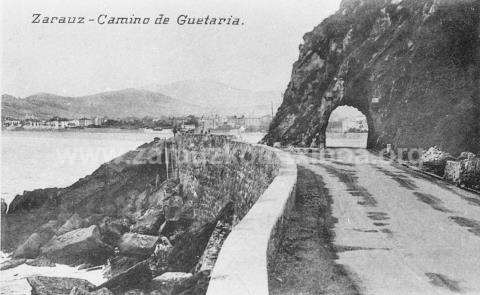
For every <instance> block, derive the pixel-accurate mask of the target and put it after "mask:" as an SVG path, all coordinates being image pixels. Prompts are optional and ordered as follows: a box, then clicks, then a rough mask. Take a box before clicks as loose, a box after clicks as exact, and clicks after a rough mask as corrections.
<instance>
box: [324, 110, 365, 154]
mask: <svg viewBox="0 0 480 295" xmlns="http://www.w3.org/2000/svg"><path fill="white" fill-rule="evenodd" d="M325 135H326V140H325V146H326V147H327V148H366V147H367V136H368V123H367V117H366V116H365V115H364V114H363V113H362V112H360V111H359V110H358V109H356V108H353V107H349V106H345V105H343V106H339V107H337V108H335V109H334V110H333V111H332V112H331V114H330V118H329V120H328V124H327V129H326V132H325Z"/></svg>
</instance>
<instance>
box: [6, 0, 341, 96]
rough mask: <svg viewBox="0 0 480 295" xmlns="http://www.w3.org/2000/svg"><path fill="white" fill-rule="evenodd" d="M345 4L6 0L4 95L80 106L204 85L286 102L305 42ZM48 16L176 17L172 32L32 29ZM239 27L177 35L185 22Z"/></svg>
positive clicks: (323, 0)
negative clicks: (109, 94)
mask: <svg viewBox="0 0 480 295" xmlns="http://www.w3.org/2000/svg"><path fill="white" fill-rule="evenodd" d="M339 5H340V0H276V1H274V0H255V1H252V0H248V1H246V0H235V1H234V0H202V1H198V0H188V1H179V0H142V1H138V0H135V1H134V0H121V1H120V0H76V1H73V0H28V1H27V0H2V6H3V7H2V20H1V25H2V26H1V32H2V38H1V40H2V41H1V42H2V64H1V74H2V77H1V82H2V83H1V86H2V93H8V94H11V95H14V96H20V97H24V96H28V95H31V94H34V93H39V92H48V93H55V94H59V95H66V96H81V95H86V94H93V93H97V92H102V91H109V90H118V89H124V88H129V87H141V86H143V85H149V84H152V83H158V84H167V83H171V82H175V81H180V80H190V79H195V80H197V79H207V80H214V81H218V82H223V83H226V84H228V85H231V86H233V87H237V88H243V89H250V90H274V91H278V92H283V91H284V90H285V89H286V87H287V84H288V81H289V79H290V74H291V69H292V64H293V62H294V61H295V60H296V59H297V58H298V46H299V44H301V43H302V37H303V35H304V34H305V33H306V32H308V31H311V30H312V29H313V27H315V26H316V25H318V24H319V23H320V22H321V21H322V20H323V19H324V18H325V17H327V16H329V15H331V14H332V13H334V12H335V11H336V10H337V9H338V7H339ZM35 13H40V14H41V15H42V17H43V16H50V17H51V16H85V17H86V18H87V19H88V18H93V19H97V17H98V15H100V14H107V15H108V16H121V17H122V16H125V17H130V16H132V15H135V16H137V17H150V18H152V19H154V18H155V17H157V16H158V15H160V14H164V15H165V16H169V17H170V18H171V23H170V24H169V25H154V24H148V25H121V24H119V25H99V24H97V23H96V22H87V23H86V24H41V23H40V24H32V23H31V22H32V20H33V17H32V15H33V14H35ZM181 14H187V15H189V16H196V17H204V16H206V15H210V17H212V16H222V17H223V16H225V17H229V16H234V17H239V18H240V19H241V22H243V23H244V25H240V26H203V25H197V26H180V25H176V24H175V20H176V18H177V16H178V15H181Z"/></svg>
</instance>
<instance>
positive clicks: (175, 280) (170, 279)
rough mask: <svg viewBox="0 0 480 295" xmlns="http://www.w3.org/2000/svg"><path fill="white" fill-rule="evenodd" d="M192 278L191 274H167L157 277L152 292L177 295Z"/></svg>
mask: <svg viewBox="0 0 480 295" xmlns="http://www.w3.org/2000/svg"><path fill="white" fill-rule="evenodd" d="M192 276H193V275H192V274H191V273H186V272H166V273H163V274H162V275H160V276H157V277H155V278H154V279H153V280H152V283H151V284H150V286H151V289H152V290H158V291H160V294H177V289H179V288H181V286H183V285H184V284H185V282H187V281H188V280H189V279H191V278H192Z"/></svg>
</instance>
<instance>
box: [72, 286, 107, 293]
mask: <svg viewBox="0 0 480 295" xmlns="http://www.w3.org/2000/svg"><path fill="white" fill-rule="evenodd" d="M69 295H113V293H112V292H111V291H110V290H108V289H107V288H101V289H99V290H95V291H91V292H90V291H87V290H85V289H82V288H81V287H74V288H73V289H72V291H70V294H69Z"/></svg>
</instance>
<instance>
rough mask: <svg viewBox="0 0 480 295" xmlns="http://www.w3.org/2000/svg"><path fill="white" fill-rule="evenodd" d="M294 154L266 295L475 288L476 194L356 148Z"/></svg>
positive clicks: (479, 211) (479, 241) (478, 281)
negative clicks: (291, 193)
mask: <svg viewBox="0 0 480 295" xmlns="http://www.w3.org/2000/svg"><path fill="white" fill-rule="evenodd" d="M296 158H297V160H298V164H299V167H300V169H299V182H298V184H297V185H298V194H297V204H296V207H295V212H294V213H293V215H292V217H291V219H292V220H291V221H292V222H290V226H289V228H288V229H287V232H286V237H285V239H284V243H283V247H282V249H281V250H280V252H279V255H278V257H277V263H276V267H275V269H273V270H272V271H271V274H270V290H271V293H272V294H458V293H461V294H480V196H478V195H475V194H473V193H469V192H466V191H463V190H461V189H459V188H457V187H455V186H452V185H449V184H446V183H443V182H442V181H439V180H436V179H430V178H428V177H424V176H421V175H419V174H416V173H414V172H411V171H409V170H407V169H404V168H401V167H396V166H393V165H391V163H388V162H385V161H383V160H382V159H380V158H378V157H376V156H374V155H372V154H371V153H370V152H368V151H367V150H363V149H342V148H340V149H327V150H325V151H324V152H322V153H317V154H315V153H313V154H308V156H307V155H296ZM312 196H313V197H312ZM315 196H317V197H315ZM312 202H313V203H312ZM312 204H313V205H312ZM305 286H307V287H305Z"/></svg>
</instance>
